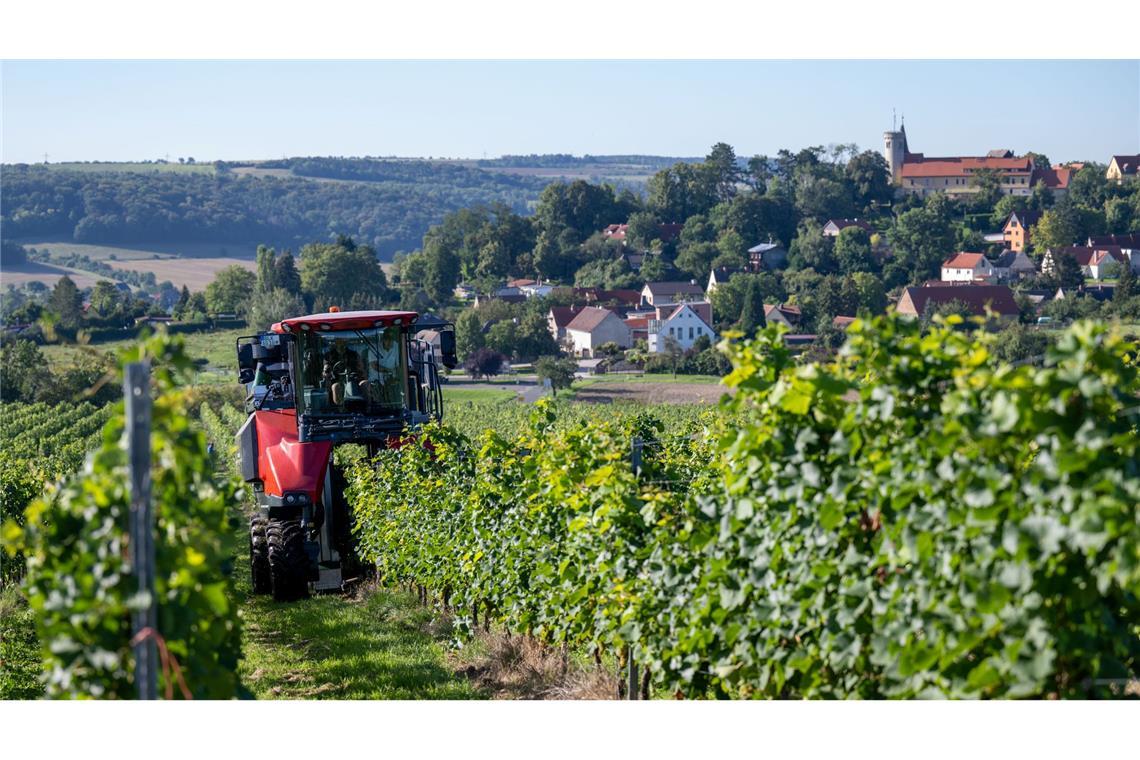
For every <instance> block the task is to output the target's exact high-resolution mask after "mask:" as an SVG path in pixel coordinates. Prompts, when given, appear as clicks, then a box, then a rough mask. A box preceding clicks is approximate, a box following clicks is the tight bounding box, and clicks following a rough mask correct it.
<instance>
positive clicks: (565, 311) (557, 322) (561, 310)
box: [550, 306, 582, 329]
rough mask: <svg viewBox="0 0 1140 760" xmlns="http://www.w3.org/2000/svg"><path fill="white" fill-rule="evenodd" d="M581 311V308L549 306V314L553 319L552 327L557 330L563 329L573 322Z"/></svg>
mask: <svg viewBox="0 0 1140 760" xmlns="http://www.w3.org/2000/svg"><path fill="white" fill-rule="evenodd" d="M581 310H582V307H581V306H551V307H550V314H551V316H553V317H554V326H555V327H557V328H559V329H561V328H563V327H565V326H566V325H568V324H570V323H571V322H573V321H574V317H576V316H578V312H580V311H581Z"/></svg>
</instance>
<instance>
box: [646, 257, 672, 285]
mask: <svg viewBox="0 0 1140 760" xmlns="http://www.w3.org/2000/svg"><path fill="white" fill-rule="evenodd" d="M641 277H642V278H643V279H644V280H645V281H646V282H663V281H665V280H666V279H668V277H669V265H668V264H666V263H665V259H664V257H663V256H661V255H660V254H652V253H651V254H648V255H646V257H645V260H644V261H643V262H642V264H641Z"/></svg>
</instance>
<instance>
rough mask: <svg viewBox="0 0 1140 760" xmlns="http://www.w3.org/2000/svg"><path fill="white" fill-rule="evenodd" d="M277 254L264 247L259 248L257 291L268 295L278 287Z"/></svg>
mask: <svg viewBox="0 0 1140 760" xmlns="http://www.w3.org/2000/svg"><path fill="white" fill-rule="evenodd" d="M276 264H277V252H276V251H275V250H273V249H272V248H270V247H268V246H264V245H259V246H257V290H258V292H261V293H267V292H269V291H271V290H273V289H274V288H275V287H277V266H276Z"/></svg>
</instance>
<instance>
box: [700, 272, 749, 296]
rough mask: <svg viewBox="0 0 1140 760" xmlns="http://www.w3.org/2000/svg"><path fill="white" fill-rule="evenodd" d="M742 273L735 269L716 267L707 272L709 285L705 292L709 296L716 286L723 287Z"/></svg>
mask: <svg viewBox="0 0 1140 760" xmlns="http://www.w3.org/2000/svg"><path fill="white" fill-rule="evenodd" d="M742 271H743V270H741V269H738V268H737V267H717V268H716V269H714V270H712V271H711V272H709V284H708V287H706V288H705V292H706V293H709V294H711V293H712V292H713V291H714V290H716V288H717V286H718V285H723V284H724V283H726V282H728V281H729V280H730V279H732V278H733V277H735V276H736V275H738V274H740V273H741V272H742Z"/></svg>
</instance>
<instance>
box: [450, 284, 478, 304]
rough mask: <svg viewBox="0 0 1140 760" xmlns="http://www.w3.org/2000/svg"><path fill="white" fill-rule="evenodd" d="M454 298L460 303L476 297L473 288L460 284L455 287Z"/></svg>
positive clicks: (472, 286)
mask: <svg viewBox="0 0 1140 760" xmlns="http://www.w3.org/2000/svg"><path fill="white" fill-rule="evenodd" d="M454 292H455V297H456V298H458V299H459V300H460V301H470V300H471V299H473V298H474V297H475V295H476V292H475V286H474V285H468V284H467V283H465V282H461V283H459V284H458V285H456V286H455V291H454Z"/></svg>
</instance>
